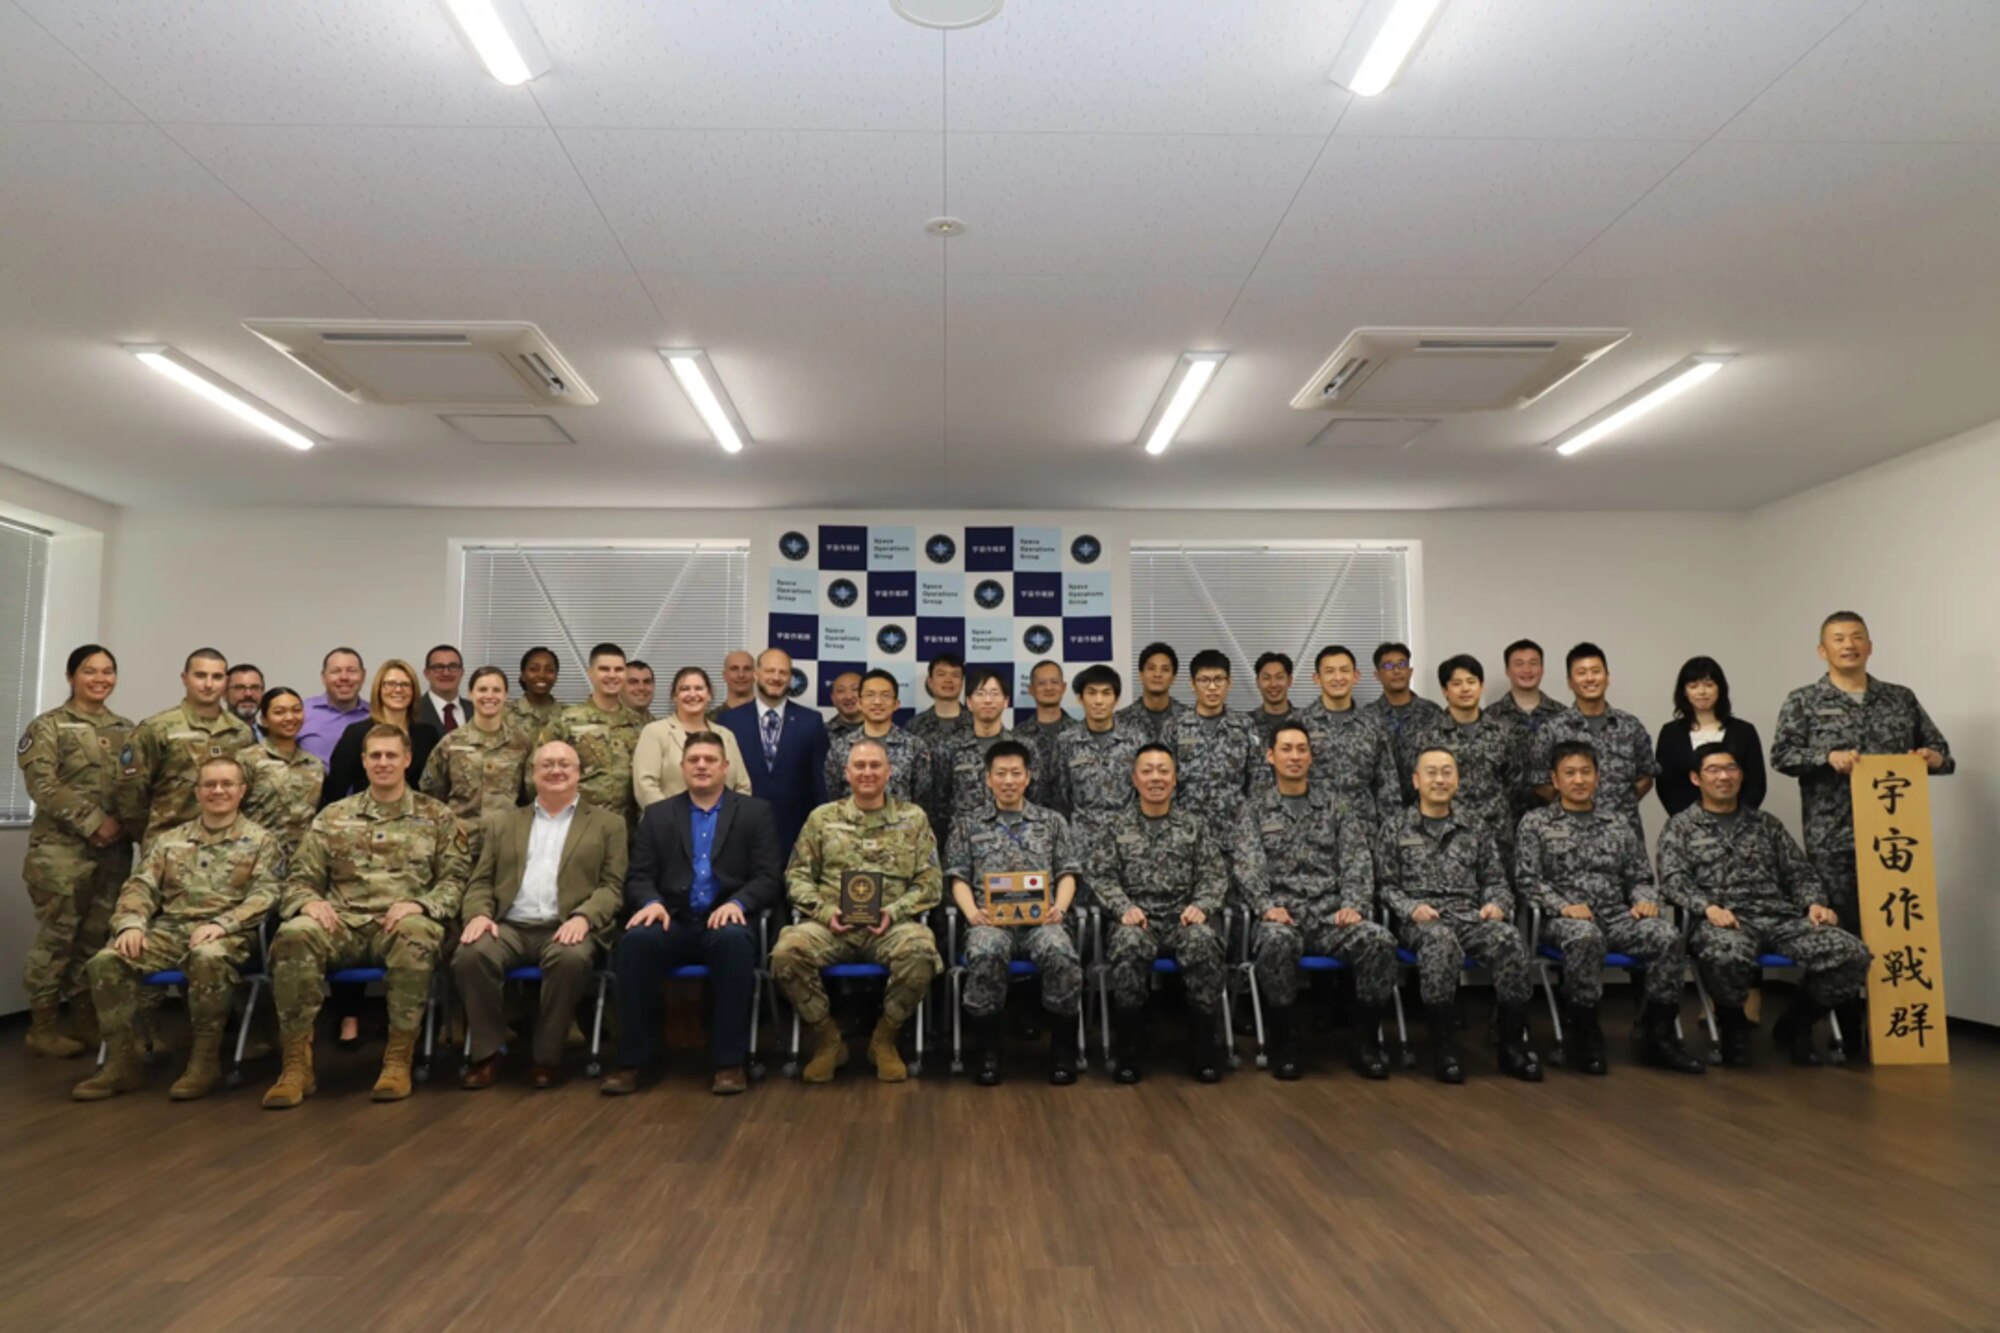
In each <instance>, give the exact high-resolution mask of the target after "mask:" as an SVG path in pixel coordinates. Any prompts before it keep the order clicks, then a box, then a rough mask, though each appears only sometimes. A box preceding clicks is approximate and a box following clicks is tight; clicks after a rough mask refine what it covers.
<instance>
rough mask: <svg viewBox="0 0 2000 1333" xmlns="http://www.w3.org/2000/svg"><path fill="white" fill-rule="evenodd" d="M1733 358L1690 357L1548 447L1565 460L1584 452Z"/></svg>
mask: <svg viewBox="0 0 2000 1333" xmlns="http://www.w3.org/2000/svg"><path fill="white" fill-rule="evenodd" d="M1735 359H1736V358H1735V357H1734V356H1733V355H1725V354H1723V353H1719V352H1704V353H1702V354H1701V355H1699V356H1691V357H1689V358H1688V359H1687V360H1685V361H1683V362H1681V363H1680V364H1679V365H1677V366H1675V367H1674V368H1673V369H1672V370H1669V371H1668V372H1667V373H1666V374H1664V375H1659V376H1655V377H1654V378H1653V379H1650V380H1648V381H1646V382H1645V383H1644V384H1642V385H1640V386H1639V387H1638V388H1636V389H1634V390H1632V392H1630V393H1628V394H1626V395H1625V396H1624V397H1623V398H1620V399H1619V400H1618V401H1617V402H1615V403H1613V404H1611V405H1610V406H1609V407H1607V408H1605V409H1604V410H1603V411H1601V412H1598V413H1596V414H1595V415H1593V416H1590V417H1586V418H1585V419H1584V420H1582V421H1579V422H1578V423H1577V424H1576V425H1574V426H1572V427H1570V428H1569V429H1568V430H1566V431H1564V432H1563V433H1562V434H1560V435H1558V436H1556V437H1555V438H1554V439H1553V440H1550V441H1549V444H1550V445H1551V446H1552V447H1553V448H1554V449H1555V451H1556V452H1557V453H1559V454H1562V455H1564V456H1565V457H1567V456H1568V455H1570V454H1573V453H1576V452H1578V451H1579V450H1582V449H1588V448H1589V447H1590V446H1591V445H1593V444H1596V443H1597V442H1598V441H1599V440H1601V439H1603V438H1604V437H1605V436H1607V435H1609V434H1611V432H1612V431H1615V430H1619V429H1621V428H1623V427H1625V426H1628V425H1630V424H1631V423H1632V422H1634V421H1637V420H1638V419H1639V418H1640V417H1643V416H1645V415H1646V414H1647V413H1648V412H1650V411H1652V410H1653V409H1654V408H1656V407H1659V406H1660V405H1661V404H1663V403H1668V402H1671V401H1673V400H1674V399H1676V398H1678V397H1680V396H1681V395H1682V394H1684V393H1686V392H1687V391H1688V390H1689V389H1692V388H1693V387H1694V386H1695V385H1697V384H1700V383H1701V382H1702V381H1703V380H1705V379H1708V378H1709V377H1710V376H1712V375H1714V374H1715V372H1716V371H1718V370H1721V369H1722V368H1723V367H1724V366H1726V365H1728V364H1729V363H1730V362H1731V361H1734V360H1735Z"/></svg>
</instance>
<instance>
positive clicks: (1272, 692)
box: [1250, 653, 1298, 784]
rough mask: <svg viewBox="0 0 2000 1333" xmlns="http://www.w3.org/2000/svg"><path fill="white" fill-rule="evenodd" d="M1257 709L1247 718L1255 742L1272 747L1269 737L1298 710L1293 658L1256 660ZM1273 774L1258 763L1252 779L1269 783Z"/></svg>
mask: <svg viewBox="0 0 2000 1333" xmlns="http://www.w3.org/2000/svg"><path fill="white" fill-rule="evenodd" d="M1257 700H1258V702H1257V708H1256V711H1255V712H1253V713H1251V714H1250V720H1251V721H1252V722H1254V723H1255V724H1256V726H1257V743H1258V744H1259V745H1261V746H1262V747H1263V748H1264V749H1266V750H1268V749H1270V748H1271V737H1273V736H1275V735H1276V734H1277V731H1278V728H1279V727H1281V726H1283V725H1284V724H1285V723H1286V722H1288V721H1294V720H1296V718H1295V717H1294V714H1296V713H1297V711H1298V710H1297V709H1295V708H1293V707H1292V659H1291V658H1290V657H1288V656H1287V655H1285V654H1284V653H1265V654H1263V655H1262V656H1260V657H1259V658H1258V659H1257ZM1271 775H1272V769H1271V766H1270V765H1269V764H1260V765H1258V771H1257V776H1256V777H1255V778H1253V779H1252V781H1254V782H1257V783H1260V784H1268V783H1269V781H1270V779H1271Z"/></svg>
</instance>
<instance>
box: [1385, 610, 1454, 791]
mask: <svg viewBox="0 0 2000 1333" xmlns="http://www.w3.org/2000/svg"><path fill="white" fill-rule="evenodd" d="M1410 657H1411V653H1410V645H1409V644H1407V643H1393V642H1391V643H1378V644H1376V645H1375V657H1374V662H1375V679H1376V681H1377V683H1379V684H1380V685H1381V686H1382V693H1381V695H1380V696H1379V697H1378V698H1377V699H1376V700H1375V702H1373V703H1371V704H1369V705H1368V712H1369V714H1370V715H1371V716H1373V717H1374V719H1375V720H1376V721H1377V722H1380V723H1381V724H1382V730H1383V731H1385V732H1387V733H1388V735H1389V751H1390V753H1391V754H1393V755H1394V756H1395V758H1396V791H1397V799H1398V800H1400V801H1401V802H1402V803H1403V804H1404V805H1413V804H1415V803H1416V798H1417V789H1416V786H1415V785H1414V784H1413V783H1412V782H1411V781H1410V774H1411V773H1412V772H1413V771H1414V770H1415V768H1416V764H1417V747H1418V746H1420V745H1422V744H1423V738H1424V736H1425V734H1426V733H1428V732H1429V731H1430V730H1431V728H1432V727H1434V726H1436V725H1437V723H1438V721H1439V719H1441V718H1442V717H1443V716H1444V709H1442V708H1439V707H1438V706H1437V705H1436V704H1434V703H1432V702H1431V701H1430V700H1429V699H1425V698H1423V697H1421V696H1420V695H1418V694H1417V693H1416V692H1415V691H1414V690H1412V689H1411V688H1410V673H1411V672H1412V671H1413V670H1415V665H1414V663H1412V662H1411V660H1410Z"/></svg>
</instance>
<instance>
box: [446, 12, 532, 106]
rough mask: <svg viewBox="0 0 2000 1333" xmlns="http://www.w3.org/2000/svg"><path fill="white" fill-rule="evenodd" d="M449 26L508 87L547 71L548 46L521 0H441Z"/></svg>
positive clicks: (487, 70)
mask: <svg viewBox="0 0 2000 1333" xmlns="http://www.w3.org/2000/svg"><path fill="white" fill-rule="evenodd" d="M441 3H442V4H443V5H444V12H445V13H446V15H448V16H449V17H450V19H451V26H452V27H454V28H456V29H458V35H459V36H460V37H461V38H463V39H464V40H465V44H466V45H467V46H469V47H471V48H472V54H474V55H476V56H478V57H479V63H480V64H482V65H484V66H486V72H487V73H488V74H491V75H492V76H493V77H494V78H496V79H498V80H500V82H502V83H504V84H506V85H507V86H508V87H509V88H514V87H518V86H520V85H521V84H524V83H526V82H527V81H528V80H530V79H536V78H540V77H541V76H542V75H544V74H546V73H548V72H549V65H550V64H551V63H552V62H551V61H550V60H549V49H548V48H547V47H546V46H543V45H542V39H541V38H540V37H538V36H537V35H536V34H535V25H534V24H532V23H530V22H528V14H527V11H526V10H524V9H522V8H521V0H441Z"/></svg>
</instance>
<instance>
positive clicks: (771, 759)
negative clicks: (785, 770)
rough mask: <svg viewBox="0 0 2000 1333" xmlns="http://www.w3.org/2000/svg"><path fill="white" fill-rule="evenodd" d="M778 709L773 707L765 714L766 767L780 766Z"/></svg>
mask: <svg viewBox="0 0 2000 1333" xmlns="http://www.w3.org/2000/svg"><path fill="white" fill-rule="evenodd" d="M779 725H780V723H779V719H778V710H777V709H775V708H773V709H772V710H771V711H770V712H768V713H766V714H764V767H766V768H776V767H777V766H778V727H779Z"/></svg>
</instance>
